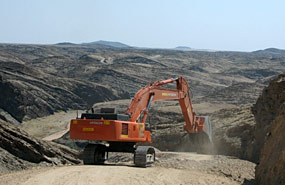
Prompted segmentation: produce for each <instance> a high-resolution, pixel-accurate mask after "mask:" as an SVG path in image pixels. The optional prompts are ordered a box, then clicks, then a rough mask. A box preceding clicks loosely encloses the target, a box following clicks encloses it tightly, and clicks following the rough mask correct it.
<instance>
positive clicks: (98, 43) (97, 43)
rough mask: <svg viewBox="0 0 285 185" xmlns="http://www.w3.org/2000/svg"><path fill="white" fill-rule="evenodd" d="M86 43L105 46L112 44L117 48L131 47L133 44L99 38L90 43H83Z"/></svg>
mask: <svg viewBox="0 0 285 185" xmlns="http://www.w3.org/2000/svg"><path fill="white" fill-rule="evenodd" d="M83 44H85V45H93V44H96V45H104V46H111V47H116V48H131V46H129V45H127V44H123V43H121V42H111V41H104V40H99V41H95V42H89V43H83Z"/></svg>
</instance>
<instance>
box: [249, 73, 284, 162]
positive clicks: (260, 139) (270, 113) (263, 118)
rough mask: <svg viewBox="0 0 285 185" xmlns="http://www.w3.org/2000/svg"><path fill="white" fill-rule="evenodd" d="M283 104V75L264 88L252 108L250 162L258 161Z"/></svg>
mask: <svg viewBox="0 0 285 185" xmlns="http://www.w3.org/2000/svg"><path fill="white" fill-rule="evenodd" d="M284 102H285V75H279V76H278V78H277V79H275V80H272V81H271V82H270V84H269V86H268V87H266V88H264V90H263V92H262V95H261V96H260V97H259V98H258V100H257V102H256V104H254V106H253V108H252V112H253V114H254V117H255V120H256V126H255V132H254V153H255V155H254V156H253V158H252V160H253V161H256V162H257V161H258V158H259V154H260V151H261V148H262V147H263V144H264V142H265V140H266V136H267V135H268V133H269V129H270V127H271V125H272V121H274V120H275V119H276V117H277V116H278V115H279V114H280V111H281V109H280V108H281V107H282V105H283V104H284Z"/></svg>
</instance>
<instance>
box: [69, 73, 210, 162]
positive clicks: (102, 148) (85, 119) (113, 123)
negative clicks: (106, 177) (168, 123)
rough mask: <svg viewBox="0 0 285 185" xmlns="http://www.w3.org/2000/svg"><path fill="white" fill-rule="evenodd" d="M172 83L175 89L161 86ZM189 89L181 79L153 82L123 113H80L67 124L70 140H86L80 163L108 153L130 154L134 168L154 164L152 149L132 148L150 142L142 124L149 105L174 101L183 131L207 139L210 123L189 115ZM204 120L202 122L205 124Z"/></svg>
mask: <svg viewBox="0 0 285 185" xmlns="http://www.w3.org/2000/svg"><path fill="white" fill-rule="evenodd" d="M174 82H176V89H170V88H165V87H163V86H164V85H166V84H170V83H174ZM189 90H190V89H189V86H188V84H187V82H186V81H185V79H184V78H182V77H179V78H170V79H168V80H163V81H156V82H153V83H150V84H148V85H147V86H146V87H144V88H142V89H140V90H139V91H138V92H137V93H136V95H135V97H134V98H133V100H132V102H131V104H130V105H129V107H128V109H127V110H126V112H125V113H124V114H116V113H115V110H114V109H113V108H101V111H100V113H83V114H82V115H81V118H77V119H72V120H71V122H70V138H71V139H76V140H88V141H89V144H88V145H86V147H85V148H84V151H83V162H84V164H102V163H104V161H105V160H106V159H107V158H108V152H129V153H134V163H135V165H136V166H140V167H146V166H149V165H150V164H152V163H153V162H154V161H155V149H154V148H153V147H152V146H136V143H140V142H145V143H151V141H152V140H151V133H150V131H148V130H146V126H145V121H146V118H147V115H148V112H149V109H150V105H151V103H152V102H155V101H161V100H178V101H179V104H180V106H181V110H182V114H183V116H184V119H185V123H186V124H185V125H184V130H185V131H186V132H188V133H190V134H197V133H200V132H204V133H206V134H207V135H208V137H209V139H210V140H211V123H210V122H209V121H208V119H207V117H198V116H196V114H195V113H194V112H193V107H192V102H191V98H190V92H189ZM205 120H206V121H205Z"/></svg>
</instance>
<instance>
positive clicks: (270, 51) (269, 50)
mask: <svg viewBox="0 0 285 185" xmlns="http://www.w3.org/2000/svg"><path fill="white" fill-rule="evenodd" d="M253 53H263V54H278V55H285V50H284V49H277V48H267V49H264V50H257V51H253Z"/></svg>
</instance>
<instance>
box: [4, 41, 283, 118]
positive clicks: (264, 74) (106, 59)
mask: <svg viewBox="0 0 285 185" xmlns="http://www.w3.org/2000/svg"><path fill="white" fill-rule="evenodd" d="M269 51H270V52H269ZM278 51H279V50H278ZM281 51H282V50H281ZM284 64H285V56H284V55H283V54H282V52H276V51H275V50H274V52H273V51H271V50H265V51H258V52H253V53H246V52H204V51H177V50H162V49H137V48H117V47H111V46H106V45H101V44H96V43H95V44H82V45H79V44H69V43H65V44H57V45H19V44H0V88H1V91H0V97H1V99H0V108H1V109H2V111H1V112H2V113H0V115H2V116H1V117H2V118H4V119H6V120H8V121H9V122H15V121H14V120H13V119H10V117H12V118H14V119H16V120H17V121H18V122H21V121H22V120H25V119H31V118H35V117H39V116H44V115H48V114H52V113H53V112H55V111H59V110H67V109H85V108H86V107H90V106H91V105H93V104H94V103H97V102H104V101H109V100H115V99H122V98H130V95H131V96H132V95H134V93H135V92H137V90H138V89H140V88H141V87H142V86H144V85H145V84H147V83H149V82H151V81H156V80H160V79H168V78H170V77H175V76H183V77H184V78H186V80H187V81H189V82H190V85H191V90H192V92H193V94H194V99H193V100H194V101H196V102H197V103H200V102H205V101H206V102H214V103H230V104H232V103H233V104H236V105H244V104H249V103H252V102H254V101H255V100H256V98H257V97H258V95H259V92H261V89H262V88H263V87H264V85H265V81H264V79H267V78H270V77H271V76H273V75H276V74H278V73H282V72H285V67H284V66H285V65H284ZM4 115H5V116H4Z"/></svg>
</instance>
